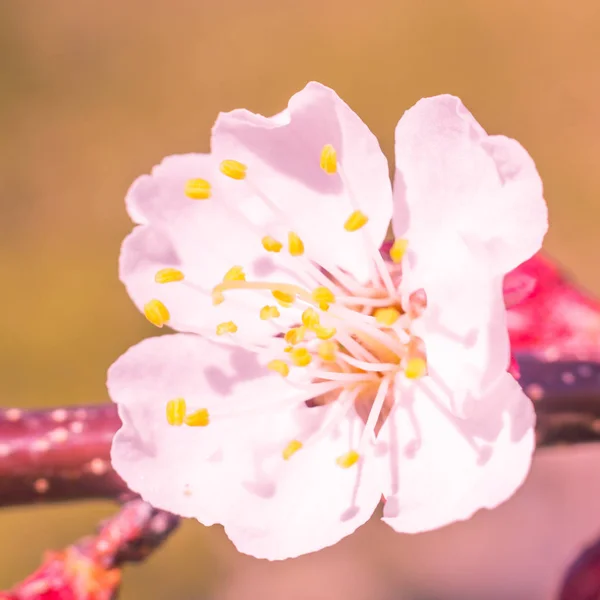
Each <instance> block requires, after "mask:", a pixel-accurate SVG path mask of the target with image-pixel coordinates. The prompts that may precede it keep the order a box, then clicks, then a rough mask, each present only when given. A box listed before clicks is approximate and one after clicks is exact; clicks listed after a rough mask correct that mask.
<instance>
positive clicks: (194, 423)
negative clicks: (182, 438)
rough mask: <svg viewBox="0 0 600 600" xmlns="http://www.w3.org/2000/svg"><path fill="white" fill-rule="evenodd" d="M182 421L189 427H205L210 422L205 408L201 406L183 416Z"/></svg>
mask: <svg viewBox="0 0 600 600" xmlns="http://www.w3.org/2000/svg"><path fill="white" fill-rule="evenodd" d="M183 422H184V423H185V424H186V425H188V426H189V427H206V426H207V425H208V424H209V423H210V416H209V414H208V410H207V409H206V408H201V409H200V410H197V411H195V412H193V413H191V414H189V415H187V416H186V417H185V419H184V420H183Z"/></svg>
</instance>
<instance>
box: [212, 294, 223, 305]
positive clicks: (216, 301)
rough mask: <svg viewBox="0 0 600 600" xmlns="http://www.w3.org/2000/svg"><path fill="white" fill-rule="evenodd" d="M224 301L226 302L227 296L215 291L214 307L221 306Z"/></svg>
mask: <svg viewBox="0 0 600 600" xmlns="http://www.w3.org/2000/svg"><path fill="white" fill-rule="evenodd" d="M224 301H225V296H224V295H223V292H222V291H220V290H213V293H212V303H213V306H218V305H219V304H221V303H222V302H224Z"/></svg>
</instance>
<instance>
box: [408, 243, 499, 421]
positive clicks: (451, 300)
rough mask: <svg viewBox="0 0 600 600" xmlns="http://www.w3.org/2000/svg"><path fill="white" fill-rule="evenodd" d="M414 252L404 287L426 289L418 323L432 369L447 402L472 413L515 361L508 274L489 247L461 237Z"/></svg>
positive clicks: (461, 412)
mask: <svg viewBox="0 0 600 600" xmlns="http://www.w3.org/2000/svg"><path fill="white" fill-rule="evenodd" d="M422 248H423V249H424V250H427V252H425V251H423V252H421V253H419V252H417V251H411V252H409V254H408V256H407V259H406V261H405V264H404V265H403V267H405V268H404V274H403V279H402V281H401V284H400V290H401V292H402V293H403V296H404V297H407V296H409V295H410V293H412V292H414V291H415V290H417V289H420V288H422V289H424V290H425V293H426V295H427V308H426V309H425V310H424V311H423V314H422V316H420V317H419V318H417V319H415V320H414V321H413V324H412V331H413V334H414V335H416V336H418V337H420V338H421V339H422V340H423V341H424V344H425V351H426V354H427V364H428V372H429V375H430V377H431V379H432V380H433V381H434V382H435V384H436V385H437V386H438V387H439V388H440V390H444V392H445V393H444V398H445V399H446V400H445V403H446V405H447V406H448V408H450V409H451V410H452V411H453V412H454V413H455V414H457V415H462V416H468V414H469V411H470V410H474V409H475V404H476V402H475V399H476V398H479V397H481V396H482V395H483V394H484V393H485V391H486V389H487V388H488V387H489V386H491V385H492V384H494V382H495V381H496V380H497V379H498V378H499V377H501V376H502V375H503V374H504V373H505V372H506V370H507V368H508V366H509V363H510V344H509V338H508V331H507V326H506V308H505V306H504V298H503V293H502V277H500V276H499V275H494V273H493V272H492V273H490V271H489V268H488V265H489V254H488V253H487V251H486V249H485V248H481V247H478V246H477V245H473V244H466V243H464V242H462V241H461V240H455V239H449V240H448V241H444V240H442V239H440V240H439V246H434V247H431V248H429V247H427V246H423V247H422Z"/></svg>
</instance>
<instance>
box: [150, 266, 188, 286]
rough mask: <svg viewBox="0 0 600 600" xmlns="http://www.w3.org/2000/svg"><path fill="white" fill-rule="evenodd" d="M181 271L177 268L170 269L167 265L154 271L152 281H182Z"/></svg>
mask: <svg viewBox="0 0 600 600" xmlns="http://www.w3.org/2000/svg"><path fill="white" fill-rule="evenodd" d="M182 280H183V273H182V272H181V271H180V270H179V269H172V268H170V267H167V268H166V269H161V270H160V271H157V272H156V275H154V281H156V283H171V282H173V281H182Z"/></svg>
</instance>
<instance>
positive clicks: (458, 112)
mask: <svg viewBox="0 0 600 600" xmlns="http://www.w3.org/2000/svg"><path fill="white" fill-rule="evenodd" d="M396 169H397V172H396V180H395V183H394V202H395V214H394V233H395V235H396V237H408V238H409V239H410V240H411V243H412V242H413V237H417V238H418V239H421V238H422V237H423V236H422V235H421V232H424V231H425V232H427V231H428V232H429V239H430V240H431V239H435V237H437V236H442V237H446V236H447V235H449V234H458V235H461V236H463V237H465V238H467V239H471V238H472V239H475V240H478V241H480V242H482V243H484V244H485V245H486V246H488V248H489V250H490V252H491V254H492V256H493V265H492V268H494V270H495V271H496V272H497V273H502V274H504V273H507V272H508V271H510V270H511V269H513V268H515V267H516V266H517V265H519V264H520V263H522V262H523V261H524V260H526V259H528V258H529V257H530V256H532V255H533V254H534V253H535V252H536V251H537V250H539V248H540V247H541V244H542V240H543V238H544V235H545V233H546V230H547V227H548V223H547V221H548V215H547V207H546V203H545V202H544V198H543V195H542V194H543V192H542V183H541V180H540V177H539V175H538V173H537V170H536V168H535V164H534V163H533V160H532V159H531V157H530V156H529V154H528V153H527V152H526V150H525V149H524V148H523V147H522V146H521V145H520V144H519V143H518V142H516V141H515V140H512V139H509V138H506V137H504V136H488V135H487V134H486V132H485V131H484V130H483V128H482V127H481V126H480V125H479V124H478V123H477V121H476V120H475V119H474V118H473V116H472V115H471V113H470V112H469V111H468V110H467V109H466V108H465V107H464V105H463V104H462V102H461V101H460V100H459V99H458V98H456V97H454V96H449V95H443V96H436V97H433V98H425V99H423V100H420V101H419V102H417V104H416V105H415V106H414V107H413V108H411V109H409V110H408V111H407V112H406V113H405V114H404V116H403V117H402V118H401V119H400V121H399V123H398V126H397V127H396Z"/></svg>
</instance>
